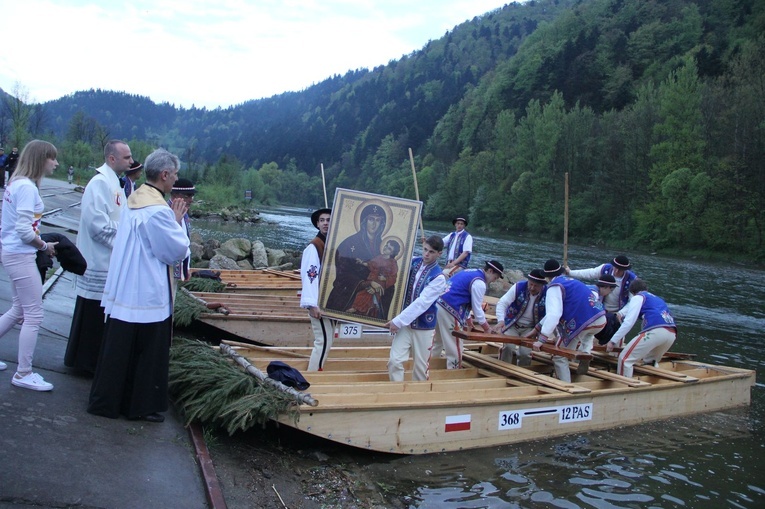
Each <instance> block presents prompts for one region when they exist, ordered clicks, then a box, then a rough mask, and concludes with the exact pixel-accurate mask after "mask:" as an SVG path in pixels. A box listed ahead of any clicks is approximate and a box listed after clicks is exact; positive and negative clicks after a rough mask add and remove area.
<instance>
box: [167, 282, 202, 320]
mask: <svg viewBox="0 0 765 509" xmlns="http://www.w3.org/2000/svg"><path fill="white" fill-rule="evenodd" d="M182 288H185V286H184V287H181V288H179V289H178V292H176V294H175V303H174V304H173V324H174V325H175V326H176V327H186V326H188V325H191V323H192V322H193V321H194V320H196V319H197V318H199V317H200V315H201V314H202V313H209V310H208V309H207V308H206V307H205V306H204V305H203V304H202V303H201V302H199V301H197V300H195V299H194V298H192V297H191V296H190V295H189V294H188V293H187V292H183V291H181V289H182Z"/></svg>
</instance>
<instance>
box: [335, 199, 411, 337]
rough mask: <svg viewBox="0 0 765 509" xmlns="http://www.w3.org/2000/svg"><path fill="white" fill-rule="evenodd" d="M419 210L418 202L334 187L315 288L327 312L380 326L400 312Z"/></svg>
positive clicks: (342, 318) (340, 317)
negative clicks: (331, 214)
mask: <svg viewBox="0 0 765 509" xmlns="http://www.w3.org/2000/svg"><path fill="white" fill-rule="evenodd" d="M419 211H420V202H416V201H412V200H404V199H399V198H391V197H388V196H380V195H370V194H368V193H361V192H357V191H348V190H342V189H338V191H337V193H336V195H335V202H334V207H333V216H332V222H331V224H330V231H329V236H328V239H327V242H328V245H327V249H326V250H325V261H324V262H325V265H324V267H323V270H322V285H321V290H320V293H321V295H320V297H325V298H324V299H323V300H324V301H325V302H322V304H323V306H322V307H323V309H324V310H325V314H326V315H327V316H333V317H335V318H339V319H341V320H352V321H356V322H361V323H367V324H371V325H382V324H384V323H385V322H387V321H389V320H390V319H391V318H393V317H394V316H395V315H396V314H397V313H398V311H400V309H399V308H400V304H401V301H402V299H403V291H404V290H405V286H406V279H405V278H406V277H407V272H408V269H409V265H410V264H411V256H412V246H413V244H414V240H415V236H416V228H417V220H418V218H419ZM340 239H342V240H340ZM327 255H329V256H327ZM330 279H331V281H330ZM325 290H326V291H325Z"/></svg>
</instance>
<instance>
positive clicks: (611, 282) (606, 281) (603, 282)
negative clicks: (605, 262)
mask: <svg viewBox="0 0 765 509" xmlns="http://www.w3.org/2000/svg"><path fill="white" fill-rule="evenodd" d="M595 286H604V287H608V288H616V278H615V277H614V276H612V275H611V274H603V275H602V276H600V279H598V280H597V281H596V282H595Z"/></svg>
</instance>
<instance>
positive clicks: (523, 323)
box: [496, 284, 539, 327]
mask: <svg viewBox="0 0 765 509" xmlns="http://www.w3.org/2000/svg"><path fill="white" fill-rule="evenodd" d="M517 286H518V285H517V284H514V285H513V286H511V287H510V289H509V290H508V291H507V293H505V294H504V295H503V296H502V297H501V298H500V299H499V300H498V301H497V306H496V314H497V321H498V322H499V323H503V322H504V320H505V313H506V312H507V308H508V306H510V304H512V303H513V302H515V299H516V298H518V296H517V295H516V292H517V290H516V287H517ZM538 297H539V294H536V295H532V294H531V292H529V301H528V304H526V308H525V309H524V310H523V313H521V316H519V317H518V320H516V321H515V323H516V325H518V326H519V327H533V326H534V325H536V324H535V323H534V303H536V301H537V298H538Z"/></svg>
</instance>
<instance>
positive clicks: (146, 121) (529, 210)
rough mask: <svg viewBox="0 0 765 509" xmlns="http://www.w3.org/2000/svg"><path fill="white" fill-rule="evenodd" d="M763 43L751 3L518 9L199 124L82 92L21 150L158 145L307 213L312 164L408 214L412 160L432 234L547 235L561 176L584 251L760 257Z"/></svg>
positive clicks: (317, 191) (335, 182)
mask: <svg viewBox="0 0 765 509" xmlns="http://www.w3.org/2000/svg"><path fill="white" fill-rule="evenodd" d="M764 33H765V2H759V1H757V0H706V1H695V2H693V1H686V0H662V1H650V0H589V1H587V0H581V1H564V0H559V1H554V0H547V1H530V2H527V3H524V4H509V5H506V6H505V7H503V8H501V9H498V10H496V11H492V12H490V13H486V14H483V15H480V16H477V17H476V18H474V19H473V20H470V21H468V22H466V23H464V24H462V25H459V26H457V27H455V28H454V29H453V30H451V31H449V32H448V33H447V34H446V35H445V36H444V37H443V38H441V39H438V40H436V41H430V42H429V43H428V44H427V45H426V46H425V47H423V48H422V49H420V50H417V51H414V52H413V53H411V54H409V55H406V56H404V57H402V58H401V59H399V60H397V61H392V62H390V63H388V64H387V65H383V66H380V67H377V68H375V69H372V70H356V71H349V72H348V73H347V74H345V75H344V76H333V77H331V78H329V79H327V80H325V81H323V82H321V83H318V84H317V85H314V86H312V87H310V88H308V89H306V90H303V91H300V92H289V93H284V94H281V95H278V96H275V97H271V98H268V99H261V100H255V101H249V102H246V103H244V104H241V105H238V106H235V107H232V108H227V109H217V110H212V111H210V110H205V109H196V108H191V109H182V108H176V107H174V106H173V105H169V104H161V105H156V104H154V103H152V102H151V101H150V100H148V99H146V98H142V97H137V96H131V95H128V94H124V93H116V92H108V91H94V90H91V91H85V92H78V93H76V94H73V95H71V96H67V97H64V98H61V99H59V100H57V101H52V102H50V103H46V104H42V105H33V106H34V107H35V108H36V109H37V110H36V116H35V118H37V122H36V124H35V125H36V129H37V131H38V132H36V133H35V132H33V130H32V129H31V128H30V134H35V135H41V134H40V132H41V131H42V132H43V134H44V133H45V132H48V133H50V134H48V136H50V137H52V138H54V139H57V140H60V146H62V148H63V152H64V154H65V156H68V157H70V159H69V160H71V161H73V162H75V164H78V165H80V166H84V165H85V164H87V162H89V160H90V159H93V157H94V156H93V155H92V154H93V153H94V152H95V153H97V149H98V147H99V144H102V143H103V141H104V139H105V138H108V137H122V138H127V139H129V140H131V147H133V150H134V152H137V153H138V155H141V153H142V152H146V151H148V150H149V149H150V148H151V147H152V146H157V145H162V146H165V147H168V148H170V149H171V150H174V151H176V152H177V153H179V154H180V155H181V156H182V158H183V160H184V167H185V168H186V169H187V170H188V171H190V172H191V173H192V174H193V175H194V177H196V178H197V179H198V180H200V181H203V182H206V183H207V186H208V188H209V189H210V190H215V193H217V194H221V193H229V194H231V196H235V197H237V198H238V197H239V196H241V190H242V189H252V190H253V194H254V196H255V197H256V199H257V200H259V201H261V202H266V201H268V202H281V203H290V204H300V205H307V206H311V205H315V204H320V203H323V193H322V189H321V177H320V172H319V165H320V164H323V165H324V167H325V171H326V177H327V185H328V188H329V194H330V196H331V195H332V192H333V191H334V189H335V188H336V187H346V188H354V189H359V190H364V191H371V192H379V193H384V194H390V195H395V196H404V197H410V198H414V185H413V182H412V175H411V168H410V164H409V159H408V148H409V147H411V148H412V149H413V151H414V153H415V162H416V166H417V169H418V181H419V191H420V197H421V199H422V200H423V201H424V202H425V204H426V207H425V214H426V217H427V218H436V219H449V218H451V217H452V216H453V215H455V214H458V213H459V214H464V213H468V214H469V215H470V220H471V226H473V227H478V228H483V229H490V230H501V231H508V232H522V233H525V234H531V235H538V236H554V237H556V238H560V235H561V232H562V228H563V196H564V190H563V186H564V174H565V173H566V172H568V174H569V178H570V182H571V201H570V212H571V213H570V215H571V223H570V232H569V235H570V237H571V238H572V239H576V241H578V242H585V241H596V242H603V243H607V244H611V245H622V246H625V247H626V246H639V247H642V248H644V249H676V250H700V251H714V252H720V253H736V254H738V255H745V256H746V255H749V256H753V257H755V258H756V259H758V260H759V261H763V260H765V248H764V247H763V233H765V232H763V225H764V223H765V212H763V210H764V209H765V207H764V206H765V172H764V171H763V165H765V132H763V130H764V129H765V79H764V78H765V56H764V55H765V38H763V35H762V34H764ZM6 120H7V119H6ZM0 134H2V133H0ZM5 137H7V136H5ZM203 185H204V184H203Z"/></svg>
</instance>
